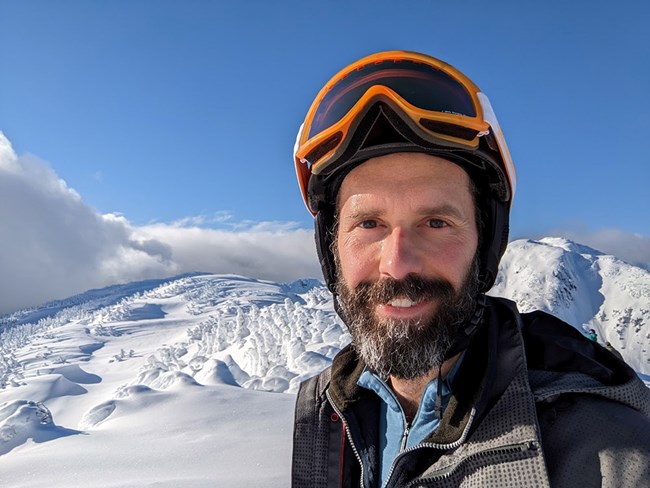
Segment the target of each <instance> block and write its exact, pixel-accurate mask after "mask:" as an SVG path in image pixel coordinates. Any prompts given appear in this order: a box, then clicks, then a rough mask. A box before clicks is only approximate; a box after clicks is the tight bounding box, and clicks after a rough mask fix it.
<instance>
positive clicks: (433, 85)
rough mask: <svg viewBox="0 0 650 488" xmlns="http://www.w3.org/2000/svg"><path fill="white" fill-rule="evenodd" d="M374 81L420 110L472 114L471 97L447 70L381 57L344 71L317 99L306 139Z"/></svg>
mask: <svg viewBox="0 0 650 488" xmlns="http://www.w3.org/2000/svg"><path fill="white" fill-rule="evenodd" d="M374 85H383V86H386V87H388V88H390V89H391V90H393V91H394V92H396V93H397V94H398V95H399V96H400V97H402V98H403V99H404V100H405V101H406V102H408V103H410V104H411V105H413V106H414V107H417V108H419V109H422V110H430V111H433V112H445V113H452V114H460V115H466V116H469V117H476V108H475V107H474V101H473V100H472V97H471V96H470V94H469V93H468V91H467V90H466V89H465V87H464V86H463V85H462V84H461V83H460V82H459V81H457V80H456V79H454V78H452V77H450V76H449V75H448V74H447V73H445V72H443V71H441V70H439V69H437V68H435V67H433V66H431V65H428V64H424V63H418V62H415V61H409V60H399V61H397V60H384V61H381V62H378V63H373V64H368V65H365V66H362V67H361V68H359V69H357V70H355V71H352V72H350V73H348V74H347V75H346V76H345V77H344V78H342V79H340V80H339V81H338V82H337V83H335V84H334V86H332V87H331V88H330V89H329V91H328V92H327V93H326V94H325V96H324V97H323V99H322V100H321V101H320V103H319V105H318V108H317V110H316V112H315V113H314V116H313V117H312V122H311V125H310V127H309V135H308V136H307V139H308V140H309V139H311V138H312V137H313V136H315V135H316V134H318V133H320V132H322V131H324V130H326V129H328V128H329V127H332V126H333V125H334V124H336V123H337V122H338V121H339V120H341V119H342V118H343V117H344V116H345V114H347V113H348V112H349V111H350V109H351V108H352V107H353V106H354V105H355V104H356V103H357V102H358V101H359V99H360V98H361V97H362V96H363V94H364V93H365V92H366V91H367V90H368V89H369V88H370V87H372V86H374Z"/></svg>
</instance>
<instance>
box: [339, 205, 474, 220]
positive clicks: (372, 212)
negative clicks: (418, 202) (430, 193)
mask: <svg viewBox="0 0 650 488" xmlns="http://www.w3.org/2000/svg"><path fill="white" fill-rule="evenodd" d="M382 213H383V210H380V209H378V208H376V207H369V208H365V209H358V210H352V211H351V212H350V213H349V214H348V215H346V216H344V218H345V219H350V220H360V219H364V218H371V217H377V216H381V215H382ZM415 213H416V214H417V215H421V216H425V215H441V216H449V217H453V218H457V219H465V218H467V216H466V215H463V213H462V212H461V210H460V209H459V208H458V207H457V206H455V205H450V204H446V203H445V204H441V205H433V206H422V207H419V208H417V209H416V211H415Z"/></svg>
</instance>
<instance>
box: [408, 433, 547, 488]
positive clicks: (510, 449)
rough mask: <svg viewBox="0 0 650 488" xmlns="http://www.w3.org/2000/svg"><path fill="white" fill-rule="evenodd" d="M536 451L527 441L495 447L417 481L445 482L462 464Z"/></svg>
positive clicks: (533, 443) (535, 445)
mask: <svg viewBox="0 0 650 488" xmlns="http://www.w3.org/2000/svg"><path fill="white" fill-rule="evenodd" d="M424 446H426V444H420V446H418V447H424ZM536 450H537V444H536V443H535V442H534V441H525V442H520V443H517V444H510V445H507V446H501V447H495V448H492V449H487V450H485V451H479V452H476V453H474V454H471V455H469V456H467V457H465V458H463V459H461V460H459V461H458V462H457V463H456V464H453V465H451V466H447V467H446V468H444V469H441V470H438V471H437V472H435V473H433V474H431V475H428V476H424V477H422V479H420V480H417V481H427V482H429V481H435V480H443V479H445V478H449V477H450V476H451V475H452V474H453V473H454V471H455V470H456V469H457V468H458V467H459V466H460V465H461V464H464V463H466V462H469V461H471V460H473V459H477V458H482V457H487V456H491V455H493V454H518V453H523V452H528V451H536ZM411 486H413V485H411Z"/></svg>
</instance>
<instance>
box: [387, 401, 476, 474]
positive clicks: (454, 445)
mask: <svg viewBox="0 0 650 488" xmlns="http://www.w3.org/2000/svg"><path fill="white" fill-rule="evenodd" d="M475 414H476V410H475V409H474V408H472V413H471V414H470V417H469V420H468V421H467V425H466V426H465V429H464V430H463V433H462V434H461V436H460V438H459V439H458V440H457V441H456V442H452V443H451V444H434V443H431V442H425V443H421V444H416V445H415V446H411V447H409V448H408V449H404V447H406V437H407V436H408V432H409V429H410V427H409V426H407V428H406V431H405V432H404V437H402V449H401V451H400V453H399V454H398V455H397V457H396V458H395V459H394V460H393V463H392V464H391V466H390V471H389V472H388V476H387V477H386V482H385V483H384V485H383V486H388V482H389V481H390V479H391V477H392V476H393V471H395V464H396V463H397V459H398V458H399V457H400V456H401V455H402V454H404V453H407V452H411V451H415V450H416V449H419V448H421V447H431V448H433V449H439V450H442V451H446V450H449V449H456V448H457V447H459V446H460V445H461V444H462V443H463V442H465V439H466V438H467V433H468V432H469V429H470V427H471V426H472V424H473V423H474V415H475Z"/></svg>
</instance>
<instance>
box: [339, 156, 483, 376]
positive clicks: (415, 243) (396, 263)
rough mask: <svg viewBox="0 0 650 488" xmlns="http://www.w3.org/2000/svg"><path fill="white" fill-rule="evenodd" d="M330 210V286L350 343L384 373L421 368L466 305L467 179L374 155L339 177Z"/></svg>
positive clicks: (428, 164) (469, 285) (440, 164)
mask: <svg viewBox="0 0 650 488" xmlns="http://www.w3.org/2000/svg"><path fill="white" fill-rule="evenodd" d="M338 209H339V221H338V228H337V234H336V242H335V258H336V262H337V263H336V264H337V269H338V272H339V281H338V283H337V292H338V295H339V301H340V303H341V306H342V307H343V311H344V313H345V316H346V319H347V321H348V327H349V328H350V332H351V334H352V337H353V343H354V345H355V347H356V348H357V350H358V351H359V353H360V354H361V356H362V357H363V358H364V360H365V361H366V363H367V364H368V366H369V367H370V368H371V369H373V370H375V371H376V372H377V373H379V374H380V375H382V376H384V377H387V376H389V375H392V376H395V377H399V378H406V379H413V378H415V377H418V376H422V375H424V374H426V373H427V372H429V371H430V370H431V369H433V368H435V367H438V366H439V365H440V364H441V363H442V359H443V357H444V354H445V352H446V351H447V349H448V348H449V346H450V344H451V341H452V339H453V337H454V336H455V334H456V331H457V330H458V328H459V327H460V326H461V325H462V324H463V323H464V322H465V321H466V320H467V319H469V318H470V317H471V315H472V313H473V311H474V308H475V303H474V298H475V296H476V292H477V286H478V285H477V283H478V265H477V263H476V260H475V256H476V251H477V245H478V231H477V225H476V219H475V205H474V198H473V195H472V193H471V190H470V181H469V177H468V176H467V174H466V173H465V172H464V171H463V170H462V169H461V168H460V167H459V166H457V165H455V164H453V163H451V162H449V161H447V160H444V159H442V158H438V157H435V156H430V155H426V154H421V153H397V154H390V155H387V156H382V157H378V158H373V159H371V160H369V161H367V162H366V163H364V164H362V165H360V166H358V167H356V168H355V169H354V170H352V171H351V172H350V174H348V175H347V176H346V177H345V179H344V180H343V183H342V185H341V188H340V191H339V197H338Z"/></svg>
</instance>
